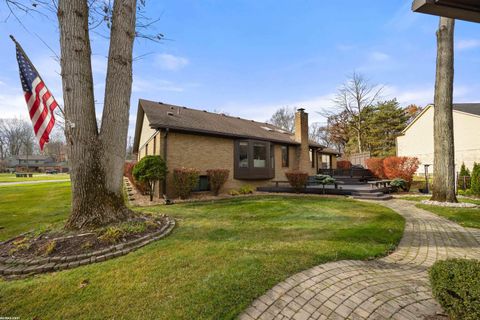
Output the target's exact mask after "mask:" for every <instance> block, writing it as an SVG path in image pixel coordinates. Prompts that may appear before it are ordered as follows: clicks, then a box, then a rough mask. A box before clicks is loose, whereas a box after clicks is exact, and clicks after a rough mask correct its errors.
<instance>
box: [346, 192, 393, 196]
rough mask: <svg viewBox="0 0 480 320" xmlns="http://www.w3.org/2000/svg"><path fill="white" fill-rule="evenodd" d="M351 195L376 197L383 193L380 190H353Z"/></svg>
mask: <svg viewBox="0 0 480 320" xmlns="http://www.w3.org/2000/svg"><path fill="white" fill-rule="evenodd" d="M352 195H353V196H359V197H361V196H377V197H381V196H383V195H385V194H384V193H383V192H380V191H354V192H352Z"/></svg>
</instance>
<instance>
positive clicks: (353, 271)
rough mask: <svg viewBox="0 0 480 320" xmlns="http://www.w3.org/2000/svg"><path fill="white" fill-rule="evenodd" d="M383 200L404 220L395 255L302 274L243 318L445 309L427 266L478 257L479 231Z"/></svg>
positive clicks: (414, 314)
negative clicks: (433, 288) (438, 300)
mask: <svg viewBox="0 0 480 320" xmlns="http://www.w3.org/2000/svg"><path fill="white" fill-rule="evenodd" d="M382 204H383V205H385V206H387V207H389V208H392V209H393V210H395V211H396V212H398V213H399V214H401V215H402V216H404V217H405V219H406V225H405V232H404V235H403V238H402V240H401V241H400V244H399V246H398V248H397V250H396V251H395V252H394V253H393V254H391V255H389V256H387V257H385V258H382V259H379V260H375V261H345V260H344V261H337V262H330V263H326V264H322V265H319V266H316V267H314V268H312V269H309V270H306V271H303V272H300V273H298V274H296V275H294V276H292V277H290V278H288V279H286V280H285V281H283V282H281V283H279V284H277V285H276V286H275V287H273V288H272V289H270V290H269V291H268V292H267V293H266V294H265V295H263V296H262V297H260V298H258V299H256V300H255V301H254V302H253V303H252V305H251V306H250V307H249V308H248V309H247V310H245V311H244V313H243V314H241V315H240V319H241V320H253V319H304V320H307V319H329V320H330V319H332V320H333V319H402V320H403V319H407V320H408V319H423V318H424V317H425V316H426V315H434V314H436V313H437V312H441V311H442V309H441V307H440V306H439V305H438V304H437V303H436V302H435V300H434V299H433V297H432V295H431V291H430V285H429V281H428V267H430V266H431V265H432V264H433V263H434V262H435V261H436V260H444V259H446V258H476V259H480V230H478V229H466V228H463V227H461V226H460V225H458V224H456V223H453V222H451V221H448V220H446V219H444V218H441V217H439V216H436V215H434V214H432V213H430V212H427V211H425V210H422V209H418V208H416V207H415V204H414V203H412V202H408V201H405V200H391V201H389V202H386V203H382Z"/></svg>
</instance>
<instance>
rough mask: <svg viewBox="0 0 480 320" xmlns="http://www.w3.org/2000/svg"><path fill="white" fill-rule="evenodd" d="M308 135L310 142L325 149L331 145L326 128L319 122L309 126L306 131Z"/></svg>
mask: <svg viewBox="0 0 480 320" xmlns="http://www.w3.org/2000/svg"><path fill="white" fill-rule="evenodd" d="M308 135H309V138H310V140H312V141H315V142H317V143H319V144H321V145H323V146H325V147H330V146H331V145H332V143H331V141H330V139H329V135H328V127H327V126H325V125H323V124H322V123H320V122H314V123H312V124H311V125H310V127H309V129H308Z"/></svg>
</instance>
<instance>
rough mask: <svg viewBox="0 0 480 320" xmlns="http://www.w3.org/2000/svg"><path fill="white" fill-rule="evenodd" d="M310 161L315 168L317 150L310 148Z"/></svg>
mask: <svg viewBox="0 0 480 320" xmlns="http://www.w3.org/2000/svg"><path fill="white" fill-rule="evenodd" d="M310 163H311V164H312V168H315V150H314V149H311V148H310Z"/></svg>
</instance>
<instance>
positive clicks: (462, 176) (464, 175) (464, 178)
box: [458, 163, 470, 190]
mask: <svg viewBox="0 0 480 320" xmlns="http://www.w3.org/2000/svg"><path fill="white" fill-rule="evenodd" d="M469 178H470V170H468V168H467V167H466V166H465V163H462V166H461V167H460V173H459V174H458V189H462V190H466V189H470V179H469Z"/></svg>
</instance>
